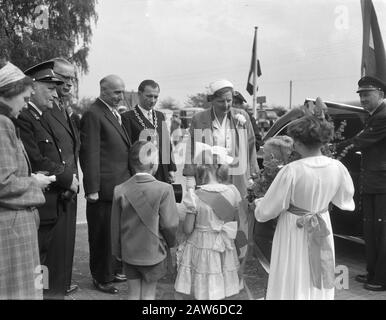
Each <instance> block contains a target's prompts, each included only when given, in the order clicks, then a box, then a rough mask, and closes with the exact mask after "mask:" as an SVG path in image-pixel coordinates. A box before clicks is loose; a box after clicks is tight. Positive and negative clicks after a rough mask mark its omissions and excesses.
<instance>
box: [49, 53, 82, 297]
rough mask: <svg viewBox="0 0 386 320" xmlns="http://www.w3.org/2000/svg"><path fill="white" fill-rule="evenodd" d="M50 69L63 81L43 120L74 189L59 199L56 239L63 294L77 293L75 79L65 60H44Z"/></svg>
mask: <svg viewBox="0 0 386 320" xmlns="http://www.w3.org/2000/svg"><path fill="white" fill-rule="evenodd" d="M46 63H47V64H49V65H51V66H52V68H53V73H54V75H55V77H57V78H58V79H60V80H61V81H62V83H61V84H58V85H57V86H56V92H57V98H56V99H55V100H54V103H53V107H52V109H51V110H49V111H48V112H46V113H45V114H44V115H43V117H44V119H45V120H46V121H47V123H48V124H49V125H51V127H52V128H53V130H52V131H53V134H54V135H55V137H59V138H60V139H58V142H57V143H58V146H59V148H60V150H61V152H62V155H63V161H64V162H65V166H66V168H68V170H70V171H71V172H72V184H73V188H66V189H65V190H64V193H63V196H62V206H63V208H62V209H63V211H64V212H65V215H64V216H63V217H61V218H62V219H61V220H60V221H59V223H60V224H61V227H60V230H61V232H62V233H61V235H60V237H58V238H57V239H58V240H59V241H60V243H59V244H57V245H58V246H59V245H62V246H63V248H64V253H65V258H64V263H65V266H64V270H65V282H66V294H69V293H71V292H74V291H75V290H77V288H78V286H77V285H75V284H71V278H72V266H73V260H74V248H75V233H76V213H77V193H78V185H79V181H78V179H79V175H78V165H77V164H78V158H79V149H80V136H79V131H78V128H77V126H76V124H75V123H74V122H73V120H72V118H71V117H70V115H69V114H68V111H67V108H66V105H69V104H70V103H71V98H72V86H73V81H74V80H75V78H76V74H75V67H74V65H73V64H72V63H71V62H69V61H68V60H66V59H64V58H60V57H58V58H53V59H51V60H49V61H46Z"/></svg>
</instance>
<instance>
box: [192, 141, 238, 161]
mask: <svg viewBox="0 0 386 320" xmlns="http://www.w3.org/2000/svg"><path fill="white" fill-rule="evenodd" d="M194 149H195V153H194V163H199V161H200V159H201V154H202V152H204V151H209V152H210V155H211V156H214V155H216V156H217V163H218V164H231V163H232V162H233V158H232V157H231V156H229V155H228V152H227V150H226V149H225V148H224V147H220V146H210V145H208V144H206V143H202V142H198V141H197V142H196V143H195V148H194ZM207 164H213V163H207Z"/></svg>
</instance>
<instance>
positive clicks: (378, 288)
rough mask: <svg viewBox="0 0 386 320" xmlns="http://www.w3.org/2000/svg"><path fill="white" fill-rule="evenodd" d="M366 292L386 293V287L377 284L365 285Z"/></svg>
mask: <svg viewBox="0 0 386 320" xmlns="http://www.w3.org/2000/svg"><path fill="white" fill-rule="evenodd" d="M363 287H364V288H365V289H366V290H370V291H386V286H383V285H381V284H375V283H365V284H364V286H363Z"/></svg>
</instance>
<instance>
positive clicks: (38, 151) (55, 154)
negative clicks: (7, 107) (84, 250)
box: [18, 62, 79, 299]
mask: <svg viewBox="0 0 386 320" xmlns="http://www.w3.org/2000/svg"><path fill="white" fill-rule="evenodd" d="M25 74H26V75H28V76H30V77H31V78H32V79H33V80H34V82H33V93H32V95H31V99H30V102H29V103H28V107H27V109H25V110H23V111H22V112H21V113H20V115H19V117H18V125H19V128H20V136H21V139H22V141H23V144H24V146H25V149H26V151H27V153H28V156H29V159H30V161H31V167H32V170H33V171H35V172H38V171H42V172H44V173H46V174H49V175H55V176H56V182H55V183H54V184H52V186H51V187H50V188H49V190H46V192H45V197H46V204H45V205H44V206H43V207H40V208H39V215H40V226H39V230H38V239H39V251H40V260H41V264H42V265H45V266H46V267H47V268H48V275H49V281H48V286H49V287H48V288H45V290H44V292H43V294H44V298H45V299H64V295H65V290H66V282H65V254H64V252H65V250H64V240H65V238H64V237H63V230H62V227H61V225H62V223H61V221H62V219H63V216H64V212H63V199H62V197H63V194H64V193H65V192H67V191H70V192H76V191H77V190H78V184H79V183H78V180H77V179H76V177H75V176H74V175H73V172H72V169H71V168H70V167H68V166H67V165H66V163H65V160H64V157H63V154H62V150H61V147H60V139H61V138H60V137H57V136H55V135H54V131H53V128H52V126H51V125H50V124H49V123H47V121H45V119H44V114H45V113H46V112H47V110H49V109H51V108H52V107H53V101H54V99H55V98H57V92H56V86H57V85H61V84H63V81H61V80H60V79H58V78H57V77H55V74H54V72H53V63H52V62H44V63H41V64H38V65H36V66H33V67H32V68H30V69H28V70H26V71H25Z"/></svg>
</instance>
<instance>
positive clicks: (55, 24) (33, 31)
mask: <svg viewBox="0 0 386 320" xmlns="http://www.w3.org/2000/svg"><path fill="white" fill-rule="evenodd" d="M95 4H96V0H29V1H25V0H1V1H0V58H1V57H6V58H8V59H9V60H10V61H11V62H12V63H14V64H15V65H17V66H18V67H19V68H21V69H22V70H25V69H26V68H28V67H31V66H33V65H34V64H37V63H39V62H42V61H45V60H49V59H51V58H54V57H64V58H66V59H68V60H70V61H71V62H73V63H74V64H75V65H76V66H77V67H78V69H79V70H80V72H81V73H87V71H88V64H87V56H88V52H89V45H90V42H91V36H92V30H91V21H92V20H93V21H94V22H96V21H97V13H96V11H95Z"/></svg>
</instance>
